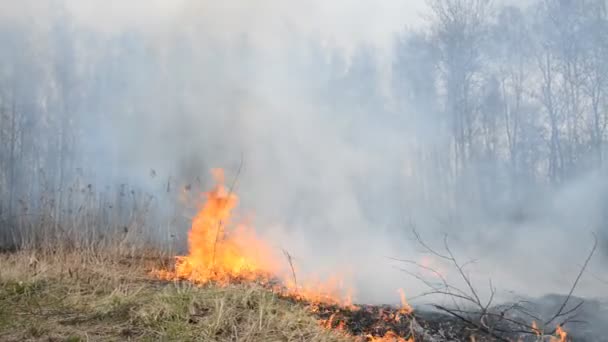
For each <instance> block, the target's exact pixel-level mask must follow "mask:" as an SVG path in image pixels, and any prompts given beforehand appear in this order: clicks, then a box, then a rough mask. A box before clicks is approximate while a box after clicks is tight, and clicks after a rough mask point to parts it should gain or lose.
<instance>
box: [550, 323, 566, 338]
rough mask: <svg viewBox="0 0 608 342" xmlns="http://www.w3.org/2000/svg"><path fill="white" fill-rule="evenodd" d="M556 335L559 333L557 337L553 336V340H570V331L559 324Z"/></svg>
mask: <svg viewBox="0 0 608 342" xmlns="http://www.w3.org/2000/svg"><path fill="white" fill-rule="evenodd" d="M555 335H557V337H551V342H566V341H567V340H568V333H567V332H566V331H565V330H564V329H563V328H562V326H561V325H558V326H557V328H556V330H555Z"/></svg>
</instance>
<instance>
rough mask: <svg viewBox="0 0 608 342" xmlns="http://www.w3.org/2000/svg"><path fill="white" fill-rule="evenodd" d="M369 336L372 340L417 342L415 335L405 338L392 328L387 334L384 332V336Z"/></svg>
mask: <svg viewBox="0 0 608 342" xmlns="http://www.w3.org/2000/svg"><path fill="white" fill-rule="evenodd" d="M367 338H368V339H369V341H370V342H415V341H414V338H413V337H410V338H408V339H405V338H404V337H400V336H399V335H397V333H395V332H394V331H392V330H389V331H388V332H386V334H384V336H382V337H374V336H371V335H368V336H367Z"/></svg>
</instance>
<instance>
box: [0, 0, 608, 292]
mask: <svg viewBox="0 0 608 342" xmlns="http://www.w3.org/2000/svg"><path fill="white" fill-rule="evenodd" d="M428 12H429V9H428V8H427V7H426V4H425V2H424V1H396V0H390V1H381V2H371V1H346V0H341V1H305V2H301V1H279V0H264V1H251V2H249V1H190V0H179V1H168V0H167V1H162V0H155V1H143V0H128V1H124V0H123V1H111V2H108V1H97V0H87V1H80V0H79V1H77V0H65V1H33V0H29V1H19V2H15V1H8V0H3V1H1V2H0V18H1V19H2V21H3V24H2V26H3V27H13V28H15V29H17V30H19V29H25V27H27V26H30V24H32V23H35V25H34V26H33V27H32V26H30V28H29V30H32V31H33V32H35V34H34V35H33V37H34V38H32V39H35V44H34V45H37V46H40V47H41V48H40V50H41V51H42V52H40V54H41V55H42V56H44V54H45V53H49V52H48V51H47V52H45V51H44V50H45V49H44V48H43V47H45V46H46V47H49V48H50V49H51V50H53V51H54V53H56V54H59V55H58V56H55V58H56V60H58V61H60V63H70V61H68V60H65V59H64V58H63V57H62V56H61V54H62V53H64V54H65V56H68V55H69V54H68V53H67V51H68V50H69V51H71V52H70V53H72V55H76V56H78V57H77V58H76V60H75V61H74V63H76V64H75V70H76V71H75V72H74V74H71V75H67V76H66V79H67V81H66V82H67V84H69V85H70V89H72V90H71V94H73V98H75V99H76V100H73V102H71V105H70V110H72V111H73V112H76V113H79V115H78V117H79V122H78V124H79V125H81V127H83V132H84V133H83V136H82V137H81V138H80V139H79V141H80V142H81V143H80V145H79V148H78V151H77V153H78V155H79V160H80V161H81V163H82V164H83V165H88V167H89V168H90V169H91V170H94V171H92V172H91V175H92V177H95V179H96V180H95V181H96V182H97V183H98V184H109V183H120V182H128V183H135V184H138V185H139V186H141V187H143V188H146V189H149V191H152V192H154V191H158V192H162V189H164V187H165V183H166V180H167V179H169V178H170V179H173V180H174V181H175V182H177V183H178V184H180V185H185V184H188V183H191V182H194V181H195V180H196V179H198V180H200V182H201V183H202V185H201V188H203V189H204V188H205V187H206V186H208V185H210V184H211V177H210V174H209V169H210V168H212V167H223V168H225V169H226V171H227V175H228V178H229V179H230V177H236V176H237V175H236V174H237V170H238V169H239V165H240V164H241V162H242V164H243V168H242V171H241V172H240V174H239V175H238V182H237V188H236V192H237V193H238V195H239V197H240V203H239V207H238V208H239V209H238V210H239V215H241V217H253V223H254V225H255V227H256V230H258V231H259V232H260V234H261V235H263V236H264V237H266V238H267V239H269V240H270V241H272V243H273V244H274V245H275V246H277V248H284V249H286V250H289V251H290V253H291V254H293V255H294V257H295V260H296V262H297V263H298V264H299V265H301V267H302V268H303V272H310V273H320V274H329V273H332V272H335V270H340V272H345V273H347V274H349V279H350V280H351V281H352V282H353V285H354V287H355V289H356V299H357V301H360V302H366V303H379V302H390V303H394V302H397V301H398V296H397V292H396V291H397V289H398V288H404V289H405V290H406V291H407V293H408V296H412V297H413V296H415V295H417V294H419V293H421V292H423V291H424V287H423V284H420V282H418V281H417V280H416V279H414V278H413V277H411V276H408V275H407V274H405V273H404V272H402V271H400V270H399V269H398V268H399V267H402V266H403V265H402V264H400V263H398V262H395V261H391V260H390V259H389V257H395V258H402V259H412V260H418V261H420V260H423V258H429V259H428V260H430V261H428V262H430V263H431V264H432V265H436V266H437V267H438V268H446V269H447V267H448V266H447V265H443V264H441V263H440V261H438V260H434V259H433V258H432V257H430V256H428V255H425V254H423V253H422V252H423V250H422V249H421V248H420V246H419V245H418V244H417V243H416V241H414V239H413V234H412V228H413V227H415V228H416V230H417V231H418V232H419V233H420V234H421V236H422V237H423V238H424V239H426V240H427V241H428V242H429V244H430V245H432V246H434V247H436V248H438V249H439V250H440V249H441V248H442V246H443V245H442V243H443V234H448V236H449V241H450V245H451V246H452V248H453V250H454V252H455V253H457V255H459V256H460V257H461V258H462V259H463V260H467V259H469V258H471V259H478V262H477V263H475V264H473V265H472V266H471V269H470V271H471V274H472V277H473V279H474V280H475V281H477V282H478V283H479V284H480V287H484V286H485V284H487V279H488V278H492V279H493V281H494V284H495V285H496V286H497V287H498V288H499V289H500V290H502V292H501V294H502V295H503V299H504V298H508V297H509V296H510V294H509V293H508V292H507V291H508V290H512V291H514V292H515V293H526V294H528V295H530V296H535V295H543V294H546V293H554V292H555V293H564V292H567V290H568V289H569V286H570V282H571V281H572V280H573V277H574V276H575V275H576V273H577V271H578V269H579V267H580V265H581V263H582V262H583V261H584V258H585V256H586V253H588V250H589V248H590V246H591V244H592V238H591V234H590V232H592V231H596V232H600V233H601V232H606V229H605V228H604V227H603V223H604V222H605V216H604V215H605V214H604V213H605V210H606V206H605V205H606V194H608V184H607V181H606V177H605V173H602V172H601V171H600V170H595V169H590V170H589V172H584V173H581V175H580V176H577V177H576V178H575V179H574V180H572V181H568V182H566V183H564V184H563V185H560V186H559V187H557V188H549V187H547V188H543V187H536V186H535V187H530V188H529V189H527V190H528V191H525V193H524V194H522V193H521V192H517V191H510V190H511V187H512V186H513V185H512V183H510V182H508V181H505V180H504V179H502V178H499V177H495V176H494V175H495V174H494V173H490V172H486V167H487V165H486V164H485V163H483V162H478V163H475V164H474V165H473V166H472V167H471V170H470V172H469V173H468V174H467V175H466V176H464V177H462V179H458V180H457V181H456V180H453V183H451V184H445V183H443V181H441V180H440V179H439V178H436V180H435V178H433V176H432V175H433V174H435V173H437V174H439V173H442V172H444V171H443V170H442V169H440V168H439V166H437V167H435V168H431V167H430V166H429V165H432V164H431V162H430V161H429V159H430V157H429V156H428V155H421V152H420V151H421V150H424V149H425V148H429V149H431V148H436V147H437V146H444V145H442V144H444V143H445V142H446V139H447V138H446V136H445V134H444V132H442V131H440V130H439V129H436V126H437V125H436V120H437V119H436V118H437V113H438V111H439V109H438V108H440V107H441V104H440V101H439V100H437V101H436V102H435V103H434V104H432V105H428V106H427V105H424V106H422V105H420V103H416V102H415V101H409V100H404V99H403V98H402V96H401V94H400V93H398V92H396V91H395V90H394V88H393V87H394V85H395V83H397V82H398V81H399V79H400V77H403V75H402V74H398V73H397V72H396V71H395V68H394V66H395V65H396V64H397V63H398V61H397V59H398V53H399V51H398V48H399V42H400V39H401V37H402V35H403V34H404V32H405V31H406V29H408V30H411V31H413V32H418V31H420V32H425V30H428V21H427V20H426V19H425V18H426V17H428ZM57 30H59V31H61V30H63V31H61V32H64V33H63V34H64V39H63V40H58V39H56V38H55V37H56V36H57V34H56V32H57ZM59 36H61V34H60V35H59ZM62 44H64V45H62ZM418 52H420V53H423V51H422V50H420V51H418ZM33 58H37V57H33ZM419 62H420V64H416V65H409V66H407V70H410V71H411V73H410V74H409V75H414V73H415V72H418V73H420V75H421V76H420V77H421V79H422V80H424V79H426V75H425V72H426V71H428V72H429V73H435V72H437V70H436V69H435V68H434V67H432V66H430V67H429V66H428V65H427V64H425V63H427V62H429V61H428V60H425V58H424V57H422V58H420V59H419ZM43 65H44V63H43ZM43 69H44V70H46V67H45V68H43ZM405 76H408V75H405ZM412 77H413V76H412ZM432 77H433V75H432V74H429V75H428V78H432ZM433 86H437V85H433ZM51 88H54V86H52V87H51ZM41 101H44V100H41ZM403 102H405V105H404V104H403ZM422 160H426V162H425V163H422V162H421V161H422ZM150 169H153V170H154V171H155V174H156V175H157V176H156V177H155V178H151V177H150V176H149V174H150ZM479 175H483V177H485V178H484V180H486V182H487V186H485V187H484V190H487V191H488V192H489V193H491V195H490V196H488V197H486V200H483V201H480V200H474V199H472V197H471V196H470V191H471V190H470V189H471V188H473V185H472V184H477V183H476V182H477V181H479V177H480V176H479ZM474 182H475V183H474ZM524 188H525V187H524ZM518 189H519V188H518ZM450 194H456V195H457V196H456V198H457V200H455V201H454V200H451V199H447V198H448V197H450V196H451V195H450ZM174 200H175V201H177V200H178V199H174ZM188 228H189V227H187V226H184V227H178V229H181V230H182V231H183V232H185V231H186V230H187V229H188ZM184 236H185V235H184ZM602 241H603V240H602ZM601 248H604V249H603V253H604V257H603V258H596V259H594V260H593V262H592V265H591V267H590V270H592V272H593V273H594V275H595V276H596V277H586V278H584V279H583V282H582V285H581V287H580V291H579V292H578V294H579V295H585V296H591V297H595V296H600V295H602V294H603V293H604V294H605V289H606V287H605V285H604V284H602V283H601V282H598V280H597V278H600V279H608V269H606V267H605V265H602V262H605V260H606V259H605V253H606V251H605V245H603V246H602V247H601ZM446 272H447V271H446ZM449 275H450V279H454V281H456V282H457V281H458V280H457V278H456V275H455V274H452V273H449ZM420 302H421V303H422V302H423V301H420ZM414 303H418V302H417V301H414Z"/></svg>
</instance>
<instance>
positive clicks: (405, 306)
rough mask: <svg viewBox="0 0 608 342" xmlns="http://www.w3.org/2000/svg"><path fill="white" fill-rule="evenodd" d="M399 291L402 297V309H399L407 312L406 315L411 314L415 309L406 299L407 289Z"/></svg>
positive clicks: (401, 311)
mask: <svg viewBox="0 0 608 342" xmlns="http://www.w3.org/2000/svg"><path fill="white" fill-rule="evenodd" d="M398 292H399V298H400V299H401V310H399V312H400V313H402V314H405V315H409V314H411V313H412V312H414V310H413V309H412V307H411V306H410V304H409V303H408V302H407V300H406V299H405V291H403V289H399V291H398Z"/></svg>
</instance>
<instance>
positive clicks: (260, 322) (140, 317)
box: [0, 250, 349, 342]
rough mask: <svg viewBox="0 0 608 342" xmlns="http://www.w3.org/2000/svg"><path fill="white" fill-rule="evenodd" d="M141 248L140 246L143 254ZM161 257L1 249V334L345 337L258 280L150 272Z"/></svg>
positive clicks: (5, 337)
mask: <svg viewBox="0 0 608 342" xmlns="http://www.w3.org/2000/svg"><path fill="white" fill-rule="evenodd" d="M142 255H144V254H142ZM166 260H167V259H166V258H163V257H162V256H159V255H156V254H154V253H147V254H145V256H142V257H133V256H124V255H120V254H115V253H105V254H104V253H101V252H93V251H82V250H72V251H66V252H60V253H52V252H45V253H41V252H35V251H28V250H20V251H17V252H14V253H6V254H2V255H0V340H2V341H42V340H44V341H127V340H137V341H140V340H141V341H158V340H162V341H327V342H333V341H347V340H349V339H348V338H347V337H344V336H340V335H338V334H336V333H333V332H328V331H326V330H325V329H323V328H321V327H320V326H319V324H318V322H317V321H316V320H315V319H314V318H313V317H312V316H310V315H309V314H308V313H307V312H306V310H305V308H304V307H302V306H299V305H296V304H293V303H291V302H288V301H285V300H282V299H280V298H277V297H276V295H274V294H273V293H270V292H268V291H265V290H264V289H261V288H257V287H255V286H233V287H226V288H218V287H196V286H192V285H190V284H186V283H163V282H160V281H156V280H155V279H153V278H151V277H150V276H149V275H148V272H149V271H150V270H151V269H152V268H153V267H158V266H160V264H162V263H163V261H166Z"/></svg>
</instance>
